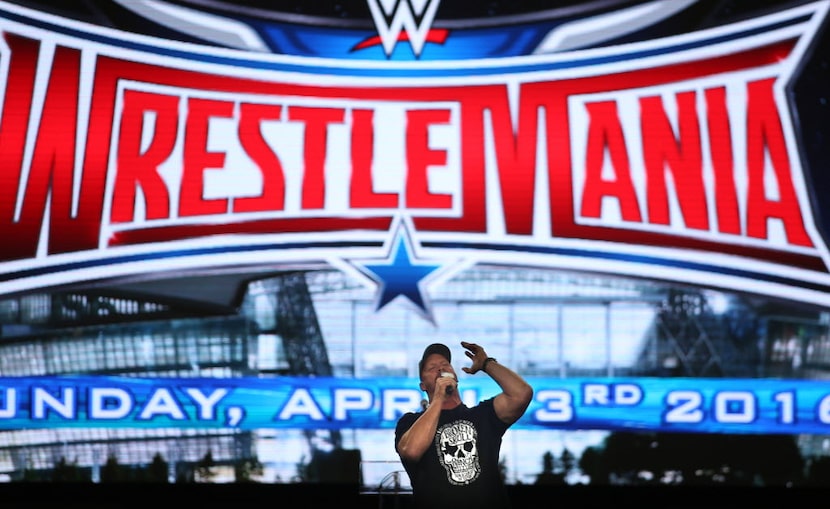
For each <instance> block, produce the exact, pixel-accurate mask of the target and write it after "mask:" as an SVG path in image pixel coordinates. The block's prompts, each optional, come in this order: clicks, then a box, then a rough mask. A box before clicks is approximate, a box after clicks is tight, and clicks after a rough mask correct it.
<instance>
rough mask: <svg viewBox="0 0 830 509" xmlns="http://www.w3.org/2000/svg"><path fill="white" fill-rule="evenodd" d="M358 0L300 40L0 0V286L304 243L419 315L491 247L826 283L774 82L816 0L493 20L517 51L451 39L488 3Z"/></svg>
mask: <svg viewBox="0 0 830 509" xmlns="http://www.w3.org/2000/svg"><path fill="white" fill-rule="evenodd" d="M119 3H120V4H123V5H124V6H125V8H133V9H150V8H151V7H152V6H153V5H154V4H153V3H152V2H126V1H122V2H119ZM687 3H688V2H683V1H678V2H660V3H659V4H662V5H663V7H662V8H664V9H675V10H676V9H679V8H680V7H681V6H683V5H684V4H687ZM655 4H656V3H655ZM666 4H668V5H666ZM369 6H370V11H371V14H372V19H373V20H374V30H373V31H367V30H357V29H355V30H347V29H345V28H340V29H337V30H335V29H334V28H332V29H331V30H330V31H327V30H326V29H325V28H321V29H319V30H316V31H315V32H314V34H312V35H311V36H309V37H310V38H309V39H308V40H307V41H306V42H307V46H308V47H315V48H325V50H324V49H321V50H320V51H322V52H323V53H322V54H300V53H299V52H295V53H290V52H279V51H268V50H267V48H269V47H270V48H272V49H273V48H275V47H278V46H279V45H280V44H282V46H283V47H286V46H287V45H289V42H286V41H291V40H296V33H294V34H293V35H292V32H291V31H292V30H296V27H292V26H291V25H290V23H288V22H286V23H284V24H283V25H280V24H279V23H275V24H274V26H271V27H269V28H268V30H264V29H263V30H262V31H261V32H260V33H256V32H254V31H252V30H253V29H252V28H251V27H250V26H247V25H246V26H242V25H240V24H239V23H236V22H233V21H232V20H222V21H223V23H224V24H222V23H219V22H218V21H217V20H214V19H206V18H204V16H207V15H206V14H204V15H203V17H202V18H199V17H195V16H191V17H190V18H187V19H190V20H202V21H203V27H205V30H208V29H211V30H214V31H215V32H216V33H217V34H220V35H222V36H224V37H225V39H226V40H229V41H230V40H232V41H236V42H235V43H234V44H231V43H228V44H227V45H226V47H224V48H217V47H215V46H208V45H201V44H194V43H184V42H176V41H171V40H167V39H157V38H153V37H148V36H141V35H136V34H132V33H128V32H122V31H119V30H113V29H108V28H102V27H99V26H94V25H88V24H85V23H82V22H78V21H73V20H69V19H65V18H61V17H56V16H51V15H48V14H45V13H43V12H39V11H36V10H30V9H26V8H24V7H21V6H17V5H13V4H7V3H0V31H2V45H0V63H2V68H3V72H2V84H1V85H0V98H1V99H2V110H0V112H1V114H2V123H1V124H0V161H2V174H1V175H2V177H0V178H2V186H0V194H2V198H0V235H1V236H2V237H1V238H3V239H4V242H3V249H2V250H0V293H2V294H10V293H16V292H27V291H33V290H37V289H40V288H45V287H47V286H55V285H64V284H72V283H79V282H83V281H90V280H92V281H94V280H106V279H110V278H118V277H123V276H127V275H135V274H139V273H150V272H165V271H169V272H171V273H175V272H176V271H180V270H186V269H188V268H193V267H203V268H211V267H221V266H226V265H228V264H229V263H233V264H234V265H237V266H243V267H244V266H255V265H260V266H261V265H273V266H275V267H280V266H285V267H292V266H305V267H314V266H317V267H324V266H328V267H335V268H337V269H339V270H343V271H347V272H348V273H350V274H353V275H354V276H355V277H356V278H359V279H360V280H361V281H363V282H365V283H366V284H367V285H371V287H372V288H374V289H375V290H376V292H377V294H376V295H377V309H380V308H382V307H384V306H385V305H386V304H388V303H390V302H391V301H392V300H395V299H399V298H400V299H404V300H406V301H408V303H409V304H412V306H413V307H414V308H415V309H416V310H417V311H419V312H420V313H421V314H422V315H423V316H424V317H426V318H427V319H431V310H430V303H429V292H430V288H431V287H432V286H433V285H437V284H440V283H441V281H442V280H444V281H445V280H446V278H448V277H451V275H452V274H454V273H457V271H459V270H462V269H464V268H466V267H470V266H472V265H475V264H494V265H520V266H522V265H524V266H536V267H549V268H565V269H576V270H586V271H597V272H604V273H613V274H617V275H626V276H631V277H646V278H652V279H659V280H664V281H670V282H671V281H676V282H684V283H691V284H699V285H706V286H713V285H716V286H718V287H721V288H727V289H731V290H741V291H747V292H752V293H756V294H764V295H787V296H788V298H791V299H794V300H798V301H803V302H810V303H816V304H819V305H825V306H827V305H830V275H828V262H830V259H828V251H827V246H826V245H825V243H824V241H823V239H822V237H821V235H820V234H819V231H818V228H817V226H816V223H815V221H814V219H813V214H814V211H813V210H812V209H811V201H810V199H809V192H808V184H807V182H806V178H805V175H804V172H803V171H802V168H801V166H800V157H799V151H798V146H797V142H796V137H795V135H794V128H793V118H792V113H791V111H790V110H789V107H788V102H787V100H786V97H785V89H786V86H787V84H788V82H789V80H790V79H791V77H792V76H793V73H794V71H795V70H796V68H797V66H798V65H799V63H800V61H801V59H802V57H803V55H804V54H805V51H806V50H807V49H808V47H809V45H810V43H811V40H812V39H813V37H814V35H815V34H816V32H817V30H818V27H819V25H820V24H821V22H822V21H823V19H824V17H825V15H826V13H827V10H828V3H827V2H823V1H822V2H815V3H810V4H805V5H802V6H799V7H796V8H792V9H788V10H784V11H782V12H778V13H774V14H770V15H767V16H762V17H757V18H754V19H750V20H746V21H743V22H740V23H735V24H731V25H728V26H722V27H718V28H713V29H708V30H701V31H698V32H694V33H689V34H684V35H682V36H675V37H666V38H662V39H655V40H650V41H648V42H639V43H632V44H621V45H615V46H607V47H604V48H594V49H578V48H577V49H574V41H578V40H580V38H584V37H589V36H591V33H592V32H593V33H594V35H596V32H598V31H601V30H606V28H607V27H606V26H604V25H602V24H595V25H590V24H589V23H588V22H587V21H584V22H581V23H580V22H572V23H568V24H563V25H560V26H557V27H554V28H550V27H545V25H544V23H535V24H532V25H530V24H528V25H527V26H522V25H520V24H519V25H513V26H511V27H510V28H509V29H510V30H513V31H514V35H515V34H516V33H518V32H517V31H521V30H527V31H535V32H533V36H534V37H533V38H534V41H535V42H534V46H533V48H532V50H527V49H524V50H521V51H520V50H519V49H516V50H515V52H514V53H515V54H507V55H501V57H500V58H485V56H486V55H484V54H482V55H481V58H469V56H468V58H465V59H462V58H456V57H457V56H458V55H459V54H460V52H461V50H460V49H459V47H460V43H461V41H466V42H465V44H464V47H465V48H470V47H476V48H481V51H486V49H487V48H491V47H492V46H494V45H496V44H501V43H499V42H498V40H501V39H500V38H498V40H497V38H496V37H495V35H494V34H497V33H498V32H497V28H493V27H489V28H487V27H484V28H482V29H480V30H468V31H465V30H464V29H463V28H459V29H457V30H453V29H448V28H437V27H436V25H437V22H438V20H437V19H436V12H438V11H437V9H438V2H437V1H436V0H433V1H424V2H414V1H402V0H398V1H392V2H389V1H380V0H372V1H370V2H369ZM646 7H648V6H646ZM179 9H184V7H179ZM145 14H146V15H148V16H151V15H152V13H145ZM182 14H187V13H186V12H183V13H182ZM165 15H166V16H168V18H166V19H170V18H171V17H175V15H176V13H175V12H172V11H170V12H166V13H165ZM617 15H618V16H625V15H628V16H630V17H631V19H639V18H637V16H643V15H644V14H643V13H642V12H640V13H637V12H634V11H630V12H627V13H625V12H620V13H618V14H617ZM214 21H216V22H214ZM620 22H626V20H625V19H623V18H621V19H620ZM193 23H196V21H191V24H193ZM540 30H546V32H545V33H544V34H541V32H540ZM263 33H268V36H269V37H270V39H267V40H266V39H263V38H262V37H263V36H262V34H263ZM231 36H233V37H231ZM216 37H217V38H218V37H219V35H217V36H216ZM315 37H316V39H314V38H315ZM491 40H492V41H491ZM516 40H523V39H521V38H519V37H517V38H516ZM487 41H491V42H489V43H488V42H487ZM488 44H489V46H488ZM332 48H333V49H332ZM337 51H339V52H340V53H337ZM326 52H328V53H326ZM335 53H337V54H335ZM8 239H13V240H11V241H10V240H8ZM713 275H716V276H717V278H713V277H712V276H713Z"/></svg>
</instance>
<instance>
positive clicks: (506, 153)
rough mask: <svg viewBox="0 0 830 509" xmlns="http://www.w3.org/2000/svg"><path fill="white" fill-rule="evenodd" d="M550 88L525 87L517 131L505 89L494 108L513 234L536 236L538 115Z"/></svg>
mask: <svg viewBox="0 0 830 509" xmlns="http://www.w3.org/2000/svg"><path fill="white" fill-rule="evenodd" d="M547 85H548V84H544V85H543V86H539V85H535V84H534V85H525V86H523V87H522V89H521V94H520V95H521V99H520V101H519V116H518V122H517V124H518V125H517V126H516V128H515V129H514V127H513V120H512V119H511V117H510V108H509V103H508V101H507V90H506V89H505V88H504V87H501V88H500V89H498V97H499V100H498V101H494V102H493V105H492V107H491V108H490V113H491V115H490V118H491V120H492V127H493V143H494V146H495V152H496V161H497V163H498V175H499V187H500V188H501V194H502V207H503V211H504V226H505V230H506V231H507V233H510V234H517V235H530V234H531V233H533V207H534V203H535V201H534V195H535V192H536V145H537V144H538V143H539V138H538V136H539V134H538V129H537V123H538V120H539V116H538V111H539V106H540V103H541V101H542V100H543V99H542V98H543V97H546V96H547V94H546V92H547V91H548V89H547ZM494 96H495V94H494Z"/></svg>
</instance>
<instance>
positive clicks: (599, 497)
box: [0, 483, 830, 509]
mask: <svg viewBox="0 0 830 509" xmlns="http://www.w3.org/2000/svg"><path fill="white" fill-rule="evenodd" d="M508 488H509V490H510V494H511V498H512V500H513V503H514V508H515V509H532V508H550V507H563V508H566V507H579V508H617V507H637V508H638V509H649V508H654V509H675V508H676V509H685V508H706V509H717V508H724V509H726V508H729V509H734V508H735V507H747V508H750V507H751V508H753V509H765V508H783V507H787V508H797V507H808V506H813V505H816V504H818V503H825V502H826V501H827V500H830V498H829V497H830V487H828V488H810V489H807V488H797V489H787V488H746V487H741V488H735V487H723V488H713V487H693V486H684V487H659V488H658V487H608V486H605V487H596V486H528V485H511V486H509V487H508ZM0 501H2V502H0V507H2V508H4V509H5V508H24V507H25V508H32V507H38V508H39V507H50V508H85V509H120V508H126V507H130V508H135V507H147V508H153V509H157V508H161V507H171V506H173V507H175V506H179V507H183V508H185V509H197V508H198V509H208V508H213V507H216V508H223V509H228V508H230V509H245V508H255V507H280V506H282V507H291V508H292V509H301V508H321V507H342V508H346V507H358V508H367V509H369V508H372V509H406V508H409V507H411V498H410V495H409V494H406V493H404V494H394V493H382V494H379V493H366V492H361V490H360V489H359V488H358V487H356V486H351V485H348V484H228V485H215V484H214V485H208V484H170V485H162V484H146V483H144V484H143V483H129V484H107V485H105V484H87V483H77V484H72V483H68V484H56V483H27V484H5V485H0Z"/></svg>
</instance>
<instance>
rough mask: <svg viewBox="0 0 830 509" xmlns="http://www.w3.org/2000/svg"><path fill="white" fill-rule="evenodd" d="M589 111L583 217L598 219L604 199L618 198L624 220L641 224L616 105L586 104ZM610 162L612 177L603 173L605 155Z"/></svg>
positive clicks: (610, 102)
mask: <svg viewBox="0 0 830 509" xmlns="http://www.w3.org/2000/svg"><path fill="white" fill-rule="evenodd" d="M585 107H586V109H587V110H588V117H589V125H588V145H587V147H586V149H585V150H586V154H585V185H584V188H583V190H582V208H581V210H580V214H581V215H582V216H583V217H595V218H598V217H600V216H601V215H602V200H603V198H605V197H612V198H616V199H617V201H618V203H619V207H620V214H621V216H622V219H623V220H625V221H633V222H641V221H642V216H641V215H640V207H639V204H638V203H637V193H635V192H634V184H633V183H632V181H631V167H630V164H629V161H628V150H627V149H626V147H625V136H624V134H623V130H622V125H621V124H620V118H619V112H618V111H617V103H616V102H613V101H603V102H596V103H589V104H586V105H585ZM606 149H607V151H608V156H609V157H610V159H611V165H612V166H613V169H614V175H613V177H612V178H606V177H604V176H603V174H602V168H603V165H604V161H605V152H606Z"/></svg>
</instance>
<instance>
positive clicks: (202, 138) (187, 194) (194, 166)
mask: <svg viewBox="0 0 830 509" xmlns="http://www.w3.org/2000/svg"><path fill="white" fill-rule="evenodd" d="M233 108H234V104H233V103H232V102H227V101H215V100H209V99H197V98H191V99H190V100H189V101H188V104H187V109H188V114H187V124H186V127H185V134H184V163H183V164H182V183H181V189H180V190H179V215H180V216H182V217H185V216H201V215H209V214H224V213H225V212H227V211H228V200H227V198H213V199H205V197H204V188H205V170H207V169H208V168H222V167H224V166H225V153H224V152H210V151H208V150H207V139H208V130H209V125H210V119H211V118H232V117H233Z"/></svg>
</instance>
